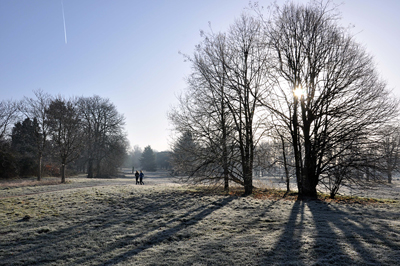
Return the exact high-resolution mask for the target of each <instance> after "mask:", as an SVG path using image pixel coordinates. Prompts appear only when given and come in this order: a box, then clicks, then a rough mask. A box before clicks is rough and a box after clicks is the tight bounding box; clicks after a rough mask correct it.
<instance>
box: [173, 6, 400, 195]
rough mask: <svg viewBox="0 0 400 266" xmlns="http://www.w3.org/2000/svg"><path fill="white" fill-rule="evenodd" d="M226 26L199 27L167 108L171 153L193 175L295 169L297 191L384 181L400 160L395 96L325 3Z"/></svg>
mask: <svg viewBox="0 0 400 266" xmlns="http://www.w3.org/2000/svg"><path fill="white" fill-rule="evenodd" d="M252 9H253V11H254V13H253V15H251V14H250V13H244V14H242V15H241V16H240V17H239V18H238V19H236V20H235V21H234V23H233V24H232V25H231V26H230V28H229V30H228V31H226V32H220V33H216V32H213V31H212V30H210V32H201V36H202V41H201V42H200V43H199V44H198V45H197V46H196V49H195V52H194V54H193V55H185V58H186V60H187V61H189V62H190V64H191V66H192V73H191V75H190V76H189V77H188V78H187V84H188V87H187V89H186V90H185V92H184V93H183V94H182V95H181V96H180V97H179V104H178V105H177V106H176V107H175V108H173V109H172V110H171V111H170V113H169V119H170V121H171V122H172V124H173V126H174V129H175V131H176V133H177V134H176V139H175V143H174V145H173V153H172V158H171V162H172V165H173V170H174V171H175V173H176V174H177V175H180V176H182V177H185V178H187V180H188V181H193V182H214V181H215V182H217V183H219V182H222V183H223V184H224V187H225V189H226V190H228V189H229V183H230V182H235V183H237V184H240V185H242V186H243V187H244V190H245V194H251V193H252V190H253V177H254V174H256V173H261V172H263V171H271V170H274V171H278V170H279V172H280V173H281V174H282V176H284V179H285V180H286V182H287V184H288V185H287V189H288V190H289V189H290V188H289V180H290V178H292V177H294V178H295V180H296V183H297V188H298V191H299V196H300V197H313V198H315V197H317V186H324V187H326V188H328V190H329V191H330V193H331V197H334V196H335V195H336V194H337V193H338V190H339V188H340V187H341V186H343V185H347V186H351V185H365V184H367V183H368V182H370V181H379V180H383V178H384V177H386V178H387V180H388V181H389V182H391V178H392V172H393V171H396V170H397V169H398V165H399V162H398V160H399V159H398V157H399V141H400V140H399V124H398V122H397V118H398V100H397V99H395V98H394V97H393V95H392V94H391V93H390V92H389V91H388V90H387V89H386V84H385V82H383V81H382V80H381V79H380V77H379V75H378V72H377V70H376V67H375V64H374V62H373V60H372V57H371V56H370V55H369V54H368V53H367V52H366V50H365V48H364V47H363V46H362V45H360V44H359V43H357V42H356V41H355V39H354V36H353V35H352V34H351V33H350V32H349V31H348V30H347V29H345V28H343V27H341V26H340V25H339V24H338V21H339V16H338V10H337V9H336V7H334V6H332V5H331V4H330V2H329V1H311V2H310V3H308V4H295V3H292V2H288V3H286V4H284V5H283V6H278V5H273V6H271V8H270V9H269V10H270V11H271V12H270V13H268V14H267V16H265V14H263V13H262V10H260V9H259V8H258V6H253V7H252Z"/></svg>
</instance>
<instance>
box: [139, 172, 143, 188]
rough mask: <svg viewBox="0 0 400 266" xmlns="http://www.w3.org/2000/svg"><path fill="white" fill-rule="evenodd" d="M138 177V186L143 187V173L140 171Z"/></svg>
mask: <svg viewBox="0 0 400 266" xmlns="http://www.w3.org/2000/svg"><path fill="white" fill-rule="evenodd" d="M139 177H140V185H144V183H143V177H144V174H143V172H142V171H140V175H139Z"/></svg>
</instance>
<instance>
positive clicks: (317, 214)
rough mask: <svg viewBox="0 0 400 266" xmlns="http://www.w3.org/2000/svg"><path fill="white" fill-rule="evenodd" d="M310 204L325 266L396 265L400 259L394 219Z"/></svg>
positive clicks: (365, 211) (367, 211) (316, 249)
mask: <svg viewBox="0 0 400 266" xmlns="http://www.w3.org/2000/svg"><path fill="white" fill-rule="evenodd" d="M320 205H321V203H318V201H317V202H309V203H308V204H307V206H308V207H309V209H310V211H311V213H312V215H313V219H314V221H315V226H316V230H317V235H316V238H315V244H314V252H315V254H316V256H317V257H318V258H319V260H318V261H319V262H320V263H322V264H340V263H342V264H348V265H350V264H357V265H395V264H397V263H398V262H399V259H400V243H399V238H398V236H399V235H400V232H399V230H396V229H394V228H393V227H390V226H389V225H388V224H387V222H388V221H389V222H390V221H394V220H395V219H393V218H394V217H390V214H388V213H386V212H385V211H384V210H382V213H378V212H377V209H374V210H371V209H368V208H360V207H359V208H354V207H351V206H341V207H345V208H346V209H344V210H343V208H338V206H335V205H325V207H322V208H321V207H320Z"/></svg>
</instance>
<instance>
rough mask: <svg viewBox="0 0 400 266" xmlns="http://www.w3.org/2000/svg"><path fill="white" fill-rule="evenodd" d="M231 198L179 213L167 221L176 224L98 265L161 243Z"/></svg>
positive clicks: (113, 261)
mask: <svg viewBox="0 0 400 266" xmlns="http://www.w3.org/2000/svg"><path fill="white" fill-rule="evenodd" d="M233 199H234V197H227V198H223V199H220V200H217V201H214V202H213V204H212V205H211V206H208V207H206V206H202V207H199V208H198V209H196V210H192V211H188V212H186V213H185V214H183V215H180V216H179V217H176V218H174V219H172V220H170V221H169V223H173V222H175V221H179V222H178V224H177V225H175V226H173V227H171V228H168V229H165V230H162V231H161V232H157V233H156V234H154V235H152V236H150V237H149V238H148V240H146V241H145V242H144V243H141V244H140V245H138V246H137V247H136V248H135V249H132V250H128V251H126V252H124V253H122V254H120V255H117V256H115V257H114V258H112V259H110V260H108V261H106V262H104V263H101V264H100V265H113V264H117V263H120V262H123V261H125V260H127V259H129V258H131V257H133V256H135V255H137V254H139V253H140V252H142V251H144V250H146V249H149V248H151V247H153V246H155V245H157V244H159V243H162V242H163V241H165V240H168V239H171V237H173V236H174V235H176V234H177V233H178V232H179V231H181V230H182V229H184V228H186V227H187V226H191V225H195V224H197V223H198V222H200V221H201V220H202V219H204V218H206V217H207V216H208V215H210V214H211V213H212V212H214V211H216V210H218V209H220V208H223V207H224V206H226V205H227V204H229V202H231V201H232V200H233ZM105 252H107V251H105Z"/></svg>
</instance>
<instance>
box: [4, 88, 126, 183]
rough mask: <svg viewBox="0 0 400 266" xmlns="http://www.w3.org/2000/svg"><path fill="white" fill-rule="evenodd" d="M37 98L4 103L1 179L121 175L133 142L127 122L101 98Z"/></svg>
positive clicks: (41, 94) (37, 94) (41, 95)
mask: <svg viewBox="0 0 400 266" xmlns="http://www.w3.org/2000/svg"><path fill="white" fill-rule="evenodd" d="M34 94H35V97H34V98H28V97H25V98H24V99H23V100H22V101H19V102H17V101H2V102H1V103H0V125H1V135H0V162H1V164H0V176H1V177H2V178H8V177H15V176H20V177H23V176H32V175H35V176H37V179H38V180H39V181H40V180H41V178H42V176H43V175H59V176H61V180H62V182H65V177H66V175H67V172H70V173H74V172H75V173H76V172H85V173H87V176H88V177H89V178H92V177H107V176H110V175H114V174H116V173H117V168H118V167H119V166H120V165H121V162H123V160H124V158H125V156H126V153H127V149H128V146H129V145H128V141H127V139H126V134H125V133H124V128H123V126H124V123H125V122H124V116H123V115H121V114H119V113H118V111H117V109H116V107H115V105H114V104H113V103H111V102H110V101H109V100H108V99H104V98H101V97H99V96H92V97H73V98H69V99H66V98H64V97H62V96H56V97H54V96H51V95H49V94H47V93H44V92H43V91H41V90H37V91H34Z"/></svg>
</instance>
